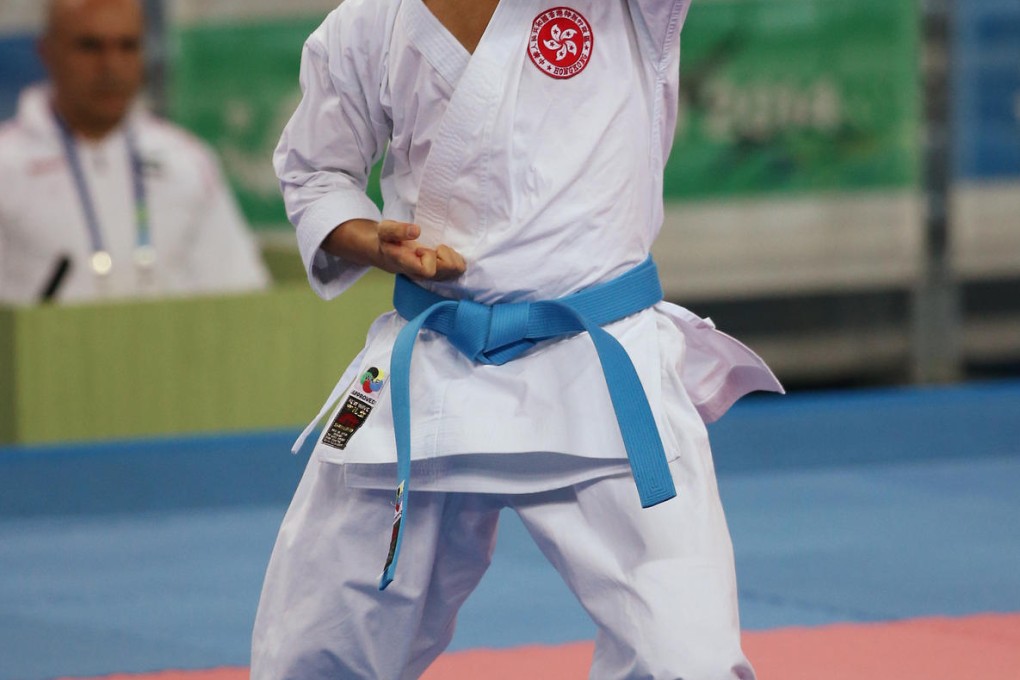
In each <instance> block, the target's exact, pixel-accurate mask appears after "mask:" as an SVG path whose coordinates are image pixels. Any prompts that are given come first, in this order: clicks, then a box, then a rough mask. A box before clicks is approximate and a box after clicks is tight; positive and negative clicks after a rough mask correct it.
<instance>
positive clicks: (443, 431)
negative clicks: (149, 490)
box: [274, 0, 781, 490]
mask: <svg viewBox="0 0 1020 680" xmlns="http://www.w3.org/2000/svg"><path fill="white" fill-rule="evenodd" d="M558 4H559V3H550V2H548V1H547V0H546V1H542V0H513V1H510V0H507V1H504V2H501V3H500V4H499V6H498V7H497V9H496V11H495V14H494V15H493V17H492V20H491V22H490V24H489V26H488V29H487V30H486V32H485V35H484V36H483V38H482V40H481V42H480V43H479V45H478V47H477V49H476V51H475V52H474V54H473V55H469V54H468V53H467V51H466V50H465V49H464V48H463V46H461V45H460V43H459V42H457V40H456V39H455V38H454V37H453V36H452V35H451V34H450V33H449V32H448V31H447V30H446V29H445V28H444V27H443V26H442V24H441V23H440V22H439V21H438V20H437V19H436V18H435V17H434V15H432V13H431V12H430V11H429V10H428V9H427V8H426V7H425V5H424V4H423V3H422V0H347V1H346V2H345V3H344V4H343V5H341V6H340V7H339V8H338V9H337V10H335V11H334V12H333V13H332V14H330V16H329V17H327V19H326V20H325V22H324V23H323V24H322V25H321V26H320V27H319V29H318V30H316V31H315V32H314V33H313V34H312V36H311V37H310V38H309V39H308V41H307V43H306V45H305V49H304V54H303V59H302V67H301V84H302V88H303V92H304V97H303V99H302V102H301V104H300V105H299V107H298V109H297V111H296V112H295V114H294V116H293V118H292V119H291V121H290V123H289V124H288V126H287V128H286V129H285V131H284V133H283V136H282V139H281V141H280V145H279V147H278V148H277V151H276V155H275V158H274V162H275V165H276V169H277V173H278V175H279V177H280V179H281V183H282V187H283V192H284V198H285V202H286V204H287V208H288V213H289V215H290V218H291V220H292V222H294V224H295V225H296V226H297V236H298V243H299V247H300V250H301V253H302V257H303V259H304V262H305V265H306V268H307V269H308V274H309V281H310V282H311V285H312V287H313V288H314V289H315V290H316V292H317V293H319V294H320V295H321V296H323V297H324V298H327V299H328V298H332V297H334V296H336V295H338V294H340V293H341V292H342V291H344V290H345V289H346V288H348V287H349V286H350V285H351V284H352V283H353V282H354V281H355V280H356V279H357V278H358V277H359V276H360V275H361V274H362V273H363V272H364V269H363V268H361V267H358V266H355V265H352V264H350V263H347V262H344V261H342V260H340V259H338V258H336V257H333V256H331V255H328V254H326V253H325V252H324V251H322V250H321V248H320V247H319V246H320V244H321V243H322V241H323V239H324V238H325V236H326V235H327V234H328V233H329V232H330V231H331V230H332V229H333V228H334V227H335V226H336V225H338V224H340V223H342V222H344V221H346V220H349V219H354V218H367V219H376V220H378V219H380V218H381V217H385V218H387V219H395V220H402V221H411V222H415V223H417V224H419V225H420V226H421V227H422V238H421V240H422V241H424V242H425V243H426V244H430V245H435V244H439V243H445V244H447V245H449V246H451V247H453V248H454V249H456V250H457V251H459V252H460V253H461V254H462V255H463V256H464V258H465V260H466V261H467V272H466V273H465V274H464V275H463V276H461V277H460V278H458V279H457V280H455V281H452V282H445V283H430V284H428V286H427V287H429V288H430V289H432V290H435V291H436V292H439V293H441V294H443V295H445V296H448V297H454V298H470V299H473V300H476V301H479V302H484V303H492V302H496V301H505V302H510V301H520V300H537V299H550V298H557V297H561V296H564V295H567V294H569V293H572V292H576V291H578V290H580V289H583V288H585V287H588V286H590V285H592V284H595V283H599V282H604V281H607V280H610V279H612V278H614V277H615V276H618V275H619V274H622V273H623V272H625V271H627V270H629V269H631V268H632V267H634V266H636V265H638V264H640V263H641V262H643V261H644V260H645V259H646V258H647V257H648V254H649V251H650V249H651V245H652V242H653V241H654V239H655V237H656V236H657V234H658V232H659V229H660V226H661V223H662V212H663V203H662V175H663V167H664V165H665V161H666V157H667V156H668V153H669V150H670V148H671V146H672V139H673V130H674V128H675V122H676V111H677V94H678V90H677V88H678V78H679V49H680V48H679V36H680V27H681V25H682V23H683V19H684V16H685V14H686V10H687V6H688V3H687V1H686V0H630V1H628V0H571V4H570V5H569V7H570V12H568V13H566V16H567V18H568V19H570V20H571V21H572V22H573V23H562V22H561V23H560V24H559V26H560V28H563V29H566V28H567V27H571V30H572V32H571V33H570V34H569V37H568V36H567V34H566V33H565V32H564V31H560V36H559V37H560V38H562V39H561V40H560V42H559V43H557V44H555V45H552V43H550V45H552V47H562V45H563V44H565V43H566V42H568V41H571V42H573V48H572V54H573V55H577V54H584V55H587V59H586V60H585V62H584V65H583V68H582V69H580V70H579V71H578V72H576V73H575V74H574V75H572V77H567V78H561V77H552V76H550V75H549V74H548V73H547V72H545V71H543V69H542V68H541V67H540V65H539V63H540V61H541V59H536V58H535V54H536V51H535V46H536V40H534V39H533V38H532V36H533V34H535V35H536V36H537V37H538V38H539V40H538V41H537V42H544V41H543V40H542V38H544V39H545V41H548V40H550V37H549V35H548V33H542V32H541V27H542V26H543V25H544V24H545V23H548V21H549V20H550V19H557V17H559V16H560V15H562V14H563V13H560V15H556V14H552V15H550V14H548V12H549V11H550V10H551V9H552V8H555V7H556V6H557V5H558ZM579 27H584V28H586V29H587V30H588V33H587V34H584V31H577V30H573V29H577V28H579ZM547 48H548V45H547ZM543 54H545V52H541V51H539V56H541V55H543ZM568 61H569V58H568ZM575 70H576V67H575ZM384 152H385V156H386V160H385V163H384V166H383V174H382V188H383V196H384V199H385V207H384V209H383V211H382V213H381V214H380V212H379V210H377V209H376V207H375V206H374V205H373V204H372V202H371V201H369V200H368V199H367V198H366V197H365V194H364V188H365V185H366V182H367V176H368V172H369V169H370V168H371V167H372V165H373V163H374V162H375V161H376V160H377V159H378V158H380V157H381V156H382V155H383V153H384ZM403 325H404V321H403V320H402V319H400V318H399V317H397V316H395V315H393V314H390V315H385V316H383V317H382V318H381V319H380V320H378V321H377V322H376V324H375V325H374V326H373V327H372V329H371V330H370V331H369V335H368V341H367V344H366V348H365V350H364V352H363V353H362V355H361V356H359V357H358V358H357V359H356V360H355V362H354V363H353V364H352V365H351V367H350V368H349V369H348V371H347V373H346V374H345V376H344V377H343V378H342V379H341V382H340V383H339V384H338V390H337V391H336V394H335V395H334V396H338V395H343V390H344V388H346V387H347V385H348V383H349V382H350V381H351V380H354V379H355V378H360V376H361V374H362V373H363V372H364V371H366V370H367V369H368V368H370V367H374V368H376V369H379V370H381V371H382V372H383V374H386V373H388V371H389V355H390V351H391V349H392V345H393V341H394V339H395V337H396V334H397V333H398V332H399V330H400V329H401V328H402V327H403ZM607 330H608V331H609V332H611V333H612V334H613V335H614V336H616V337H617V338H618V339H619V340H620V341H621V342H622V344H623V345H624V347H625V348H626V349H627V351H628V353H629V355H630V356H631V359H632V361H633V362H634V365H635V368H636V369H637V372H638V375H639V376H640V377H641V379H642V384H643V386H644V388H645V392H646V394H647V396H648V399H649V402H650V404H651V407H652V411H653V413H654V414H655V416H656V420H657V424H658V426H659V430H660V434H661V435H662V437H663V443H664V445H665V448H666V452H667V457H669V458H670V460H673V459H675V458H676V457H678V456H679V455H681V452H682V450H683V449H684V447H685V445H686V444H689V443H690V440H691V439H692V438H696V437H699V436H703V434H704V427H703V423H702V422H701V418H704V419H705V420H713V419H715V418H717V417H719V416H720V415H722V413H723V412H724V411H725V410H726V409H727V408H728V407H729V406H730V404H732V403H733V401H735V400H736V399H737V398H739V397H740V396H741V395H742V394H744V393H746V392H748V391H750V390H754V389H770V390H781V387H780V386H779V384H778V382H777V381H776V380H775V378H774V376H772V374H771V372H770V371H769V370H768V368H767V367H766V366H765V365H764V364H763V363H762V362H761V360H760V359H759V358H758V357H757V356H755V355H754V354H753V353H752V352H751V351H750V350H748V349H747V348H745V347H744V346H743V345H741V344H740V343H738V342H736V341H735V340H733V339H732V338H729V337H728V336H725V335H723V334H722V333H719V332H718V331H716V330H715V329H714V327H713V326H712V325H711V324H710V322H707V321H703V320H701V319H699V318H698V317H697V316H695V315H693V314H692V313H690V312H688V311H687V310H684V309H682V308H679V307H676V306H674V305H669V304H666V303H662V304H660V305H657V306H656V307H654V308H652V309H649V310H645V312H642V313H640V314H637V315H634V316H631V317H628V318H627V319H624V320H622V321H619V322H616V323H614V324H611V325H610V326H608V327H607ZM355 387H357V385H355ZM384 389H385V388H383V390H384ZM344 396H345V398H346V395H344ZM362 396H365V395H364V394H362ZM374 396H375V397H378V398H377V399H375V403H374V404H373V405H372V409H371V412H370V413H369V414H368V415H367V417H366V418H365V419H364V422H363V424H361V425H359V427H358V429H357V431H356V432H354V434H352V435H351V436H350V437H349V439H348V441H347V442H346V443H345V445H344V446H343V448H342V449H341V448H338V447H336V446H330V445H328V444H324V443H321V442H320V444H319V445H318V446H317V449H316V450H317V453H318V455H320V457H322V458H324V459H326V460H332V461H336V462H345V463H351V464H356V465H357V466H364V465H373V464H379V463H385V464H389V463H392V461H393V459H394V453H393V432H392V415H391V411H390V403H389V399H388V397H387V396H386V395H385V392H384V391H380V392H377V393H375V395H374ZM411 401H412V430H411V431H412V460H414V461H419V463H418V468H419V469H416V471H415V477H414V479H415V481H414V482H413V483H414V485H415V487H417V488H420V487H421V486H422V485H423V484H424V486H425V488H428V487H429V485H430V484H431V483H432V482H434V481H436V480H438V479H439V478H440V477H448V476H449V474H450V473H451V469H452V468H451V466H450V464H449V461H442V460H440V459H442V458H445V457H449V456H457V455H464V456H468V457H470V458H472V459H473V458H476V457H477V456H474V455H472V454H528V453H534V452H544V453H561V454H569V455H572V456H577V457H580V458H584V459H589V460H601V461H615V462H617V463H620V462H621V461H622V462H623V463H625V461H623V460H622V459H625V457H626V452H625V450H624V447H623V444H622V441H621V439H620V435H619V430H618V426H617V424H616V421H615V416H614V415H613V411H612V407H611V404H610V402H609V397H608V392H607V390H606V386H605V380H604V377H603V375H602V371H601V369H600V367H599V364H598V361H597V359H596V357H595V353H594V350H593V348H592V346H591V341H590V339H588V338H587V337H586V336H584V335H580V336H575V337H572V338H568V339H561V340H557V341H553V342H549V343H546V344H544V345H543V346H540V347H539V348H537V349H536V350H534V351H532V352H530V353H529V354H526V355H524V356H522V357H521V358H518V359H516V360H514V361H512V362H510V363H508V364H506V365H504V366H482V365H478V364H475V363H473V362H472V361H470V360H469V359H467V358H466V357H464V356H462V355H461V354H459V353H458V352H457V350H455V349H454V348H453V347H452V346H451V345H450V344H449V342H447V341H446V339H445V338H442V337H441V336H438V335H436V334H435V333H432V332H424V333H422V334H421V336H420V337H419V340H418V344H417V346H416V349H415V359H414V363H413V366H412V376H411ZM341 403H343V400H341ZM699 414H700V418H699ZM329 427H330V422H328V421H327V423H326V430H328V429H329ZM465 459H467V458H465ZM422 461H424V462H422ZM427 461H433V462H432V463H431V464H430V463H428V462H427ZM385 467H390V466H389V465H386V466H385ZM430 472H435V474H434V475H431V476H430V474H429V473H430ZM366 474H367V473H366ZM368 476H370V475H368ZM423 477H424V479H423ZM366 479H367V477H366ZM362 481H363V482H364V483H365V485H370V484H369V482H368V481H365V480H362ZM469 486H470V485H469ZM472 488H478V487H477V485H474V486H472ZM492 490H496V489H492Z"/></svg>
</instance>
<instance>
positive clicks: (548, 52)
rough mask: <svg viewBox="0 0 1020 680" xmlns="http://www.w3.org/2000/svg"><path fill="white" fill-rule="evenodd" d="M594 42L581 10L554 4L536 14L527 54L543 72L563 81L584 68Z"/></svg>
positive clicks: (589, 57)
mask: <svg viewBox="0 0 1020 680" xmlns="http://www.w3.org/2000/svg"><path fill="white" fill-rule="evenodd" d="M594 43H595V39H594V36H593V35H592V31H591V25H590V24H589V23H588V20H587V19H585V18H584V17H583V16H581V14H580V12H578V11H576V10H573V9H570V8H568V7H556V8H554V9H550V10H547V11H545V12H542V13H541V14H539V15H538V16H537V17H535V21H534V23H532V26H531V39H530V40H529V41H528V56H530V57H531V61H532V62H534V64H535V66H537V67H538V68H539V69H541V71H542V72H543V73H545V74H546V75H548V76H550V77H552V78H556V79H559V80H563V79H567V78H573V77H574V76H576V75H577V74H578V73H580V72H581V71H583V70H584V68H585V67H586V66H587V65H588V62H589V61H590V60H591V55H592V48H593V46H594Z"/></svg>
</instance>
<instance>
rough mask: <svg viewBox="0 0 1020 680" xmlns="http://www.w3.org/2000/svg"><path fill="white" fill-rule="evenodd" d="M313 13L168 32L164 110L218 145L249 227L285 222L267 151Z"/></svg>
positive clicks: (288, 105)
mask: <svg viewBox="0 0 1020 680" xmlns="http://www.w3.org/2000/svg"><path fill="white" fill-rule="evenodd" d="M321 20H322V18H321V17H315V18H306V19H293V20H289V21H271V22H260V23H253V24H210V25H198V26H192V27H188V28H183V29H179V30H177V31H175V32H174V34H173V38H172V44H173V45H174V55H173V59H172V60H171V63H172V64H173V69H172V76H171V86H170V106H171V112H172V116H173V118H174V119H175V120H176V121H177V122H179V123H181V124H182V125H184V126H185V127H187V128H188V129H190V130H193V131H194V132H195V133H197V134H198V135H199V136H200V137H202V138H204V139H205V140H206V141H208V142H210V143H211V144H212V145H213V146H214V147H215V148H216V150H217V151H218V152H219V153H220V157H221V160H222V161H223V165H224V167H225V169H226V171H227V174H228V176H229V177H230V180H231V182H232V183H233V186H234V189H235V190H236V191H237V194H238V197H239V199H240V201H241V206H242V208H243V209H244V212H245V214H246V215H247V217H248V220H249V221H250V222H251V223H252V224H253V225H254V226H256V227H274V226H275V227H280V226H284V225H286V223H287V216H286V214H285V212H284V209H283V202H282V200H281V199H280V188H279V183H278V182H277V179H276V175H275V173H274V172H273V166H272V154H273V149H274V148H275V147H276V143H277V141H278V140H279V138H280V131H281V130H283V126H284V125H285V124H286V122H287V120H288V119H289V117H290V115H291V114H292V113H293V112H294V109H295V108H296V107H297V104H298V101H299V100H300V98H301V90H300V87H299V85H298V69H299V65H300V61H301V47H302V46H303V45H304V42H305V39H306V38H307V37H308V35H309V34H310V33H311V32H312V31H313V30H315V28H316V26H317V25H318V24H319V22H320V21H321Z"/></svg>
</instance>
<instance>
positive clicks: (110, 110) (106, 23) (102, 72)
mask: <svg viewBox="0 0 1020 680" xmlns="http://www.w3.org/2000/svg"><path fill="white" fill-rule="evenodd" d="M41 48H42V55H43V59H44V61H45V62H46V66H47V68H48V69H49V72H50V79H51V81H52V83H53V86H54V90H55V95H56V100H57V105H58V107H59V108H60V110H61V112H62V113H64V114H65V115H66V116H67V117H68V118H70V119H72V121H73V123H74V124H77V125H84V126H87V127H90V128H96V129H107V128H112V127H113V126H115V125H117V124H118V123H119V122H120V121H121V119H122V118H123V117H124V115H125V114H126V113H127V110H128V108H129V107H130V105H131V102H132V100H133V99H134V97H135V95H136V94H137V93H138V89H139V88H140V87H141V84H142V72H143V63H142V12H141V7H140V5H139V3H138V2H137V1H136V0H63V1H61V0H58V1H57V2H56V4H55V5H54V7H53V13H52V15H51V18H50V25H49V30H48V32H47V35H46V36H45V37H44V38H43V40H42V43H41Z"/></svg>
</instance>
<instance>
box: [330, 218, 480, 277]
mask: <svg viewBox="0 0 1020 680" xmlns="http://www.w3.org/2000/svg"><path fill="white" fill-rule="evenodd" d="M420 235H421V228H420V227H419V226H418V225H416V224H408V223H407V222H393V221H390V220H386V221H383V222H379V223H376V222H372V221H370V220H350V221H348V222H344V223H343V224H341V225H340V226H339V227H337V228H336V229H334V230H333V231H332V232H330V234H329V236H327V237H326V240H325V241H323V244H322V247H323V249H324V250H325V251H326V252H328V253H330V254H332V255H336V256H337V257H342V258H344V259H346V260H348V261H350V262H354V263H355V264H364V265H372V266H374V267H378V268H379V269H382V270H384V271H388V272H390V273H393V274H405V275H407V276H409V277H411V278H415V279H430V280H435V281H446V280H449V279H455V278H457V277H458V276H460V275H461V274H463V273H464V270H465V269H466V267H467V265H466V264H465V262H464V258H463V257H461V255H460V253H458V252H457V251H455V250H454V249H453V248H450V247H449V246H447V245H440V246H438V247H437V248H435V249H432V248H426V247H425V246H423V245H421V244H420V243H418V241H417V240H416V239H417V238H418V237H419V236H420Z"/></svg>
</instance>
